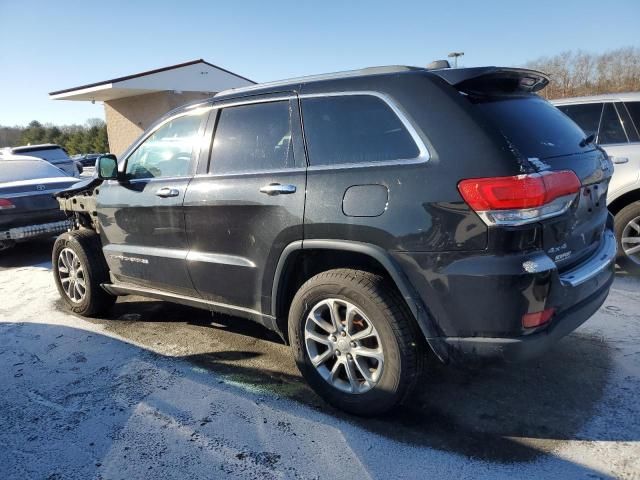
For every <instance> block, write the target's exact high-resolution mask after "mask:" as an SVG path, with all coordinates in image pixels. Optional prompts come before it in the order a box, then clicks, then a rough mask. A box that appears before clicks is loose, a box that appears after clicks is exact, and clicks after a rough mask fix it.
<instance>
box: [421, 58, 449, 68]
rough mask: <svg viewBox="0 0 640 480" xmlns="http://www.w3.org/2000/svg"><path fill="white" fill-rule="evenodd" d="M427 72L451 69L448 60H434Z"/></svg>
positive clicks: (428, 66)
mask: <svg viewBox="0 0 640 480" xmlns="http://www.w3.org/2000/svg"><path fill="white" fill-rule="evenodd" d="M426 68H427V70H440V69H441V68H451V65H450V64H449V62H448V61H447V60H434V61H433V62H431V63H430V64H428V65H427V67H426Z"/></svg>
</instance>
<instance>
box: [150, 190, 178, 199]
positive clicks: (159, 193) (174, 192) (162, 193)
mask: <svg viewBox="0 0 640 480" xmlns="http://www.w3.org/2000/svg"><path fill="white" fill-rule="evenodd" d="M156 195H157V196H159V197H162V198H167V197H177V196H178V195H180V190H178V189H177V188H171V187H162V188H160V189H159V190H158V191H157V192H156Z"/></svg>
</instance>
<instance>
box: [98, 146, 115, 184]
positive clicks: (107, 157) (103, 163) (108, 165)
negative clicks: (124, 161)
mask: <svg viewBox="0 0 640 480" xmlns="http://www.w3.org/2000/svg"><path fill="white" fill-rule="evenodd" d="M96 171H97V172H98V178H101V179H102V180H117V179H118V159H117V158H116V156H115V155H113V154H111V153H106V154H104V155H100V156H99V157H98V160H96Z"/></svg>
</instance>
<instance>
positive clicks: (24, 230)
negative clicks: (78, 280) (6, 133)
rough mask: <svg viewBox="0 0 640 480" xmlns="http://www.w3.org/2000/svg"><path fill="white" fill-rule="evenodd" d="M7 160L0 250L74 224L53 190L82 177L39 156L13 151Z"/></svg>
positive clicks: (0, 164) (0, 182) (2, 172)
mask: <svg viewBox="0 0 640 480" xmlns="http://www.w3.org/2000/svg"><path fill="white" fill-rule="evenodd" d="M5 160H6V161H0V250H5V249H6V248H9V247H10V246H12V245H14V244H15V243H16V242H23V241H26V240H31V239H34V238H39V237H51V236H53V235H58V234H60V233H62V232H65V231H67V230H68V229H69V228H71V226H72V225H71V222H70V221H69V219H68V218H67V216H66V215H65V214H64V213H63V212H62V211H61V210H60V208H59V205H58V202H57V201H56V199H55V198H54V196H53V194H54V193H56V192H59V191H60V190H63V189H66V188H68V187H69V186H71V185H73V184H74V183H76V182H78V179H77V178H75V177H72V176H69V175H67V174H66V173H65V172H63V171H62V170H60V169H59V168H57V167H55V166H53V165H51V164H50V163H48V162H46V161H44V160H41V159H39V158H35V157H27V156H19V155H11V156H7V158H5Z"/></svg>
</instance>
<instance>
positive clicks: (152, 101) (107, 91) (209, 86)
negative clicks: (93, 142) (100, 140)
mask: <svg viewBox="0 0 640 480" xmlns="http://www.w3.org/2000/svg"><path fill="white" fill-rule="evenodd" d="M254 83H255V82H254V81H252V80H249V79H248V78H245V77H243V76H241V75H238V74H236V73H233V72H230V71H229V70H225V69H224V68H221V67H218V66H217V65H213V64H212V63H209V62H205V61H204V60H202V59H199V60H193V61H191V62H186V63H180V64H178V65H171V66H168V67H163V68H157V69H155V70H149V71H146V72H140V73H135V74H132V75H126V76H124V77H118V78H113V79H111V80H104V81H101V82H96V83H90V84H88V85H81V86H79V87H73V88H67V89H64V90H57V91H55V92H51V93H49V97H50V98H51V99H53V100H72V101H80V102H103V103H104V111H105V118H106V122H107V133H108V135H109V148H110V150H111V152H112V153H115V154H116V155H120V154H121V153H122V152H124V150H125V149H126V148H127V147H128V146H129V145H130V144H131V143H132V142H133V141H134V140H135V139H136V138H138V136H139V135H140V134H141V133H142V132H143V131H144V130H145V129H146V128H147V127H148V126H149V125H151V123H153V121H155V120H156V119H157V118H158V117H160V116H162V115H164V114H165V113H167V112H168V111H170V110H172V109H174V108H176V107H178V106H180V105H183V104H185V103H188V102H191V101H194V100H200V99H204V98H208V97H211V96H212V95H214V94H216V93H217V92H221V91H222V90H226V89H229V88H237V87H245V86H249V85H253V84H254Z"/></svg>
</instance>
